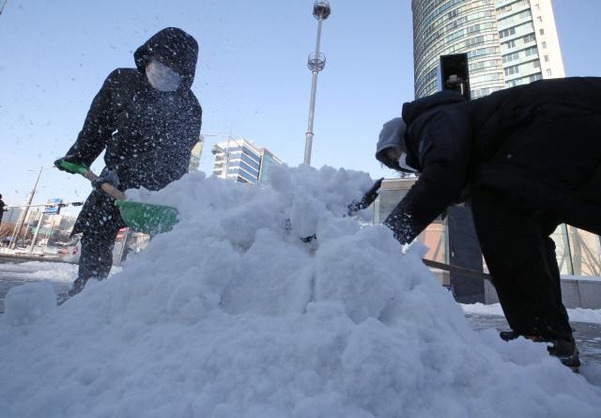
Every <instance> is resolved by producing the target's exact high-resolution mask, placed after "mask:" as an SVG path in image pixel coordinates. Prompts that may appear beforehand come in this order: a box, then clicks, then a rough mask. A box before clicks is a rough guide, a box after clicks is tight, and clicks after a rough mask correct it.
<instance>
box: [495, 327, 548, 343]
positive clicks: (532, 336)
mask: <svg viewBox="0 0 601 418" xmlns="http://www.w3.org/2000/svg"><path fill="white" fill-rule="evenodd" d="M499 337H501V339H502V340H503V341H513V340H515V339H517V338H519V337H524V338H526V339H527V340H531V341H535V342H542V341H543V339H542V337H541V336H540V335H538V334H536V333H534V332H526V333H524V332H517V331H514V330H510V331H501V332H499Z"/></svg>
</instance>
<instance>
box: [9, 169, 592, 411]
mask: <svg viewBox="0 0 601 418" xmlns="http://www.w3.org/2000/svg"><path fill="white" fill-rule="evenodd" d="M371 184H372V181H371V179H369V177H368V176H367V174H365V173H359V172H352V171H345V170H334V169H332V168H328V167H324V168H322V169H320V170H315V169H312V168H310V167H307V166H301V167H299V168H296V169H288V168H285V167H275V168H273V172H272V176H271V185H270V186H256V185H255V186H244V185H240V184H235V183H231V182H225V181H223V180H220V179H217V178H214V177H209V178H205V177H204V176H203V175H202V174H190V175H187V176H186V177H184V178H183V179H182V180H180V181H179V182H177V183H175V184H173V185H171V186H170V187H168V188H167V189H165V190H163V191H161V192H158V193H155V194H150V195H149V196H145V195H144V194H143V193H132V194H130V197H132V198H137V199H145V200H146V201H149V202H154V203H161V204H169V205H173V206H176V207H177V208H178V209H179V211H180V222H179V224H178V225H177V226H176V227H175V229H174V230H173V231H171V232H169V233H165V234H161V235H159V236H156V237H155V238H154V239H153V240H152V241H151V243H150V245H149V247H148V248H147V249H146V250H145V251H143V252H141V253H139V254H135V256H133V257H131V258H129V259H128V260H127V262H126V263H125V264H124V265H123V269H122V271H120V272H117V273H116V274H114V275H113V276H112V277H111V278H109V279H108V280H104V281H102V282H91V283H90V284H89V285H88V286H87V287H86V289H85V290H84V292H82V293H81V294H80V295H78V296H76V297H74V298H73V299H71V300H69V301H67V302H66V303H65V304H64V305H62V306H60V307H58V308H57V307H56V306H55V304H54V303H53V301H54V294H53V290H52V286H51V285H49V284H48V283H35V284H28V285H24V286H19V287H17V288H14V289H12V290H11V291H10V292H9V294H8V295H7V298H6V300H5V308H6V313H5V315H4V316H3V317H2V318H1V320H2V321H1V323H0V350H1V352H2V356H0V388H1V389H0V416H2V417H15V418H16V417H19V418H21V417H44V418H53V417H61V418H65V417H82V416H85V417H120V418H121V417H145V418H147V417H167V416H168V417H220V418H222V417H224V418H225V417H261V418H265V417H278V418H281V417H299V418H300V417H303V418H305V417H328V418H330V417H345V418H348V417H360V418H366V417H401V416H407V417H434V416H445V417H451V418H452V417H476V416H478V417H480V416H486V417H505V416H513V417H564V416H571V417H598V416H599V410H601V409H600V408H601V388H599V387H598V386H594V385H592V384H590V383H588V382H587V381H586V380H585V379H584V377H583V376H581V375H577V374H574V373H572V372H571V371H570V370H569V369H567V368H566V367H564V366H562V365H561V364H560V363H559V361H558V360H557V359H554V358H552V357H550V356H549V355H548V354H547V353H546V349H545V347H544V345H542V344H534V343H531V342H528V341H526V340H523V339H519V340H516V341H514V342H511V343H504V342H502V341H501V340H500V339H499V338H498V336H497V333H496V332H495V331H494V330H488V331H482V332H475V331H473V330H472V329H471V328H470V326H469V324H468V323H467V321H466V319H465V316H464V313H463V311H462V308H461V307H460V306H459V305H458V304H456V303H455V301H454V300H453V298H452V296H451V295H450V294H449V292H447V291H446V290H445V289H444V288H443V287H441V286H440V285H439V283H438V281H437V280H436V278H435V277H434V276H433V275H432V274H431V273H430V272H429V271H428V269H427V268H426V267H425V266H424V265H423V263H422V262H421V261H420V258H419V254H415V253H413V252H411V251H410V252H409V253H408V254H406V255H401V254H400V247H399V245H398V243H397V242H396V241H394V239H393V238H392V235H391V233H390V231H389V230H388V229H386V228H385V227H383V226H375V227H368V228H360V227H359V226H358V223H357V222H356V221H355V220H354V219H352V218H350V217H348V216H345V215H346V206H347V204H348V203H349V202H350V201H351V200H353V199H359V198H360V197H361V195H362V191H365V190H367V189H368V188H369V187H370V186H371ZM364 215H366V216H367V215H368V213H365V214H364ZM313 233H316V234H317V237H318V240H317V241H313V242H310V243H303V242H302V241H301V239H300V238H302V237H307V236H310V235H312V234H313ZM33 307H35V309H37V310H38V312H37V313H34V314H32V313H31V312H30V311H28V310H31V309H33Z"/></svg>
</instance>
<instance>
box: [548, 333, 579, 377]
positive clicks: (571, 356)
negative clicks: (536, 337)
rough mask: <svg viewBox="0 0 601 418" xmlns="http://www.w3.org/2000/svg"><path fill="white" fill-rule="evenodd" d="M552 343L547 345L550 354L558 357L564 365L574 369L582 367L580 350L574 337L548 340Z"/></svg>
mask: <svg viewBox="0 0 601 418" xmlns="http://www.w3.org/2000/svg"><path fill="white" fill-rule="evenodd" d="M547 342H548V343H549V344H550V345H549V346H548V347H547V350H548V351H549V354H551V355H552V356H554V357H557V358H558V359H559V361H561V362H562V364H563V365H564V366H568V367H569V368H571V369H572V370H574V371H578V368H579V367H580V351H578V347H577V346H576V342H575V341H574V338H572V337H570V338H569V339H561V340H555V341H547Z"/></svg>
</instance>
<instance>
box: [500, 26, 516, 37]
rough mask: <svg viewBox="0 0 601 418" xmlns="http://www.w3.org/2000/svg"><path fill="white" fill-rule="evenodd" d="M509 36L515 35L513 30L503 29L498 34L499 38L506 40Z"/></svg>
mask: <svg viewBox="0 0 601 418" xmlns="http://www.w3.org/2000/svg"><path fill="white" fill-rule="evenodd" d="M511 35H515V28H509V29H503V30H502V31H501V32H499V37H500V38H506V37H508V36H511Z"/></svg>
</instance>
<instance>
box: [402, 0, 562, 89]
mask: <svg viewBox="0 0 601 418" xmlns="http://www.w3.org/2000/svg"><path fill="white" fill-rule="evenodd" d="M411 7H412V10H413V54H414V81H415V96H416V98H419V97H424V96H428V95H430V94H432V93H435V92H436V91H439V90H440V87H441V86H440V83H441V80H439V74H440V68H439V62H440V57H441V56H443V55H451V54H458V53H467V57H468V64H469V82H470V91H471V97H472V98H478V97H482V96H486V95H487V94H490V93H492V92H493V91H496V90H501V89H503V88H505V87H512V86H517V85H520V84H527V83H530V82H532V81H535V80H539V79H544V78H558V77H564V75H565V74H564V69H563V62H562V58H561V50H560V47H559V40H558V37H557V30H556V28H555V19H554V17H553V8H552V5H551V0H412V2H411Z"/></svg>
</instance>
